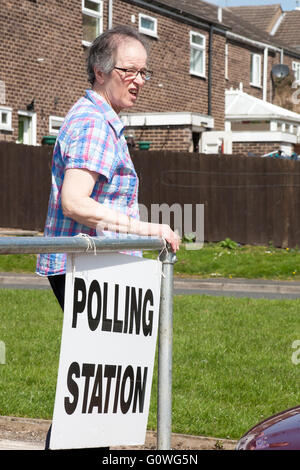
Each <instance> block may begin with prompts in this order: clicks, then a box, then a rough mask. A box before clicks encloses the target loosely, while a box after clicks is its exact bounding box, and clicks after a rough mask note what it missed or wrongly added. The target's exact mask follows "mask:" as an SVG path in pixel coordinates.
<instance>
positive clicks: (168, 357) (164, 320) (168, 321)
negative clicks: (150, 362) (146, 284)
mask: <svg viewBox="0 0 300 470" xmlns="http://www.w3.org/2000/svg"><path fill="white" fill-rule="evenodd" d="M160 260H161V261H162V272H163V276H162V282H161V298H160V313H159V330H158V335H159V336H158V399H157V449H159V450H170V449H171V434H172V346H173V345H172V343H173V268H174V263H175V261H176V256H175V254H174V253H173V252H170V251H168V252H167V251H166V250H164V251H163V253H162V254H161V256H160Z"/></svg>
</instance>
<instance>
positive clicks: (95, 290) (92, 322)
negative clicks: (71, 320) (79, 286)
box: [87, 280, 101, 331]
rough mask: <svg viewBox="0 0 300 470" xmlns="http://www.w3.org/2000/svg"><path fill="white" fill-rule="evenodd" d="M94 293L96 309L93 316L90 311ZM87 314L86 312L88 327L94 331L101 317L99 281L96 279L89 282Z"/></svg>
mask: <svg viewBox="0 0 300 470" xmlns="http://www.w3.org/2000/svg"><path fill="white" fill-rule="evenodd" d="M94 294H96V297H97V311H96V316H95V317H93V312H92V304H93V295H94ZM87 314H88V322H89V327H90V329H91V331H95V330H96V328H97V327H98V325H99V322H100V317H101V290H100V286H99V283H98V282H97V281H96V280H94V281H93V282H92V283H91V285H90V288H89V295H88V306H87Z"/></svg>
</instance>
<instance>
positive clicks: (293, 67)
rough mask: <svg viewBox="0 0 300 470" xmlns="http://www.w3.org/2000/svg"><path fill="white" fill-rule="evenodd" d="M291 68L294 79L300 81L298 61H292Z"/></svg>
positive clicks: (299, 63)
mask: <svg viewBox="0 0 300 470" xmlns="http://www.w3.org/2000/svg"><path fill="white" fill-rule="evenodd" d="M292 69H293V71H294V75H295V80H296V81H297V82H300V62H293V63H292Z"/></svg>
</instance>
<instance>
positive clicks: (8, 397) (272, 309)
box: [0, 289, 300, 439]
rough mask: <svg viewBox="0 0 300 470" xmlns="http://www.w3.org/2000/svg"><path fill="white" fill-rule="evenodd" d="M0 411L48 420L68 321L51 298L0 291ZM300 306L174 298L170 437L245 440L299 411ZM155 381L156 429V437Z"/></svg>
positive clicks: (43, 293) (287, 302)
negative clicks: (0, 353)
mask: <svg viewBox="0 0 300 470" xmlns="http://www.w3.org/2000/svg"><path fill="white" fill-rule="evenodd" d="M0 299H1V302H0V319H1V322H0V340H2V341H4V342H5V345H6V364H5V365H0V413H1V415H9V416H27V417H33V418H46V419H51V417H52V409H53V403H54V395H55V386H56V377H57V366H58V358H59V347H60V335H61V326H62V313H61V311H60V308H59V306H58V304H57V302H56V300H55V299H54V296H53V294H52V293H51V292H50V291H34V290H4V289H3V290H1V291H0ZM299 309H300V300H299V301H298V300H263V299H247V298H243V299H237V298H230V297H223V298H222V297H210V296H178V297H175V299H174V345H173V418H172V421H173V432H178V433H187V434H195V435H206V436H214V437H220V438H226V437H228V438H233V439H235V438H238V437H240V436H241V434H243V433H244V432H245V431H246V430H247V429H248V428H249V427H250V426H252V425H254V424H255V423H257V421H259V420H261V419H263V418H264V417H267V416H269V415H270V414H273V413H275V412H278V411H281V410H283V409H285V408H288V407H291V406H295V405H297V404H299V403H300V392H299V367H300V365H299V366H297V365H294V364H293V363H292V360H291V357H292V353H293V352H294V350H293V349H292V343H293V341H294V340H297V339H300V324H299V320H298V318H299ZM156 377H157V373H156V372H155V374H154V383H153V392H152V399H151V407H150V414H149V422H148V427H149V429H156V393H157V390H156V388H157V380H156Z"/></svg>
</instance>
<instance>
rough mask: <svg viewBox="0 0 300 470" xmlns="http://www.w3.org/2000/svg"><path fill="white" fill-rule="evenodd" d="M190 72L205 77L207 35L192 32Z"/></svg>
mask: <svg viewBox="0 0 300 470" xmlns="http://www.w3.org/2000/svg"><path fill="white" fill-rule="evenodd" d="M190 47H191V57H190V73H191V74H193V75H198V76H199V77H205V36H203V35H202V34H199V33H195V32H193V31H191V32H190Z"/></svg>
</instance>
